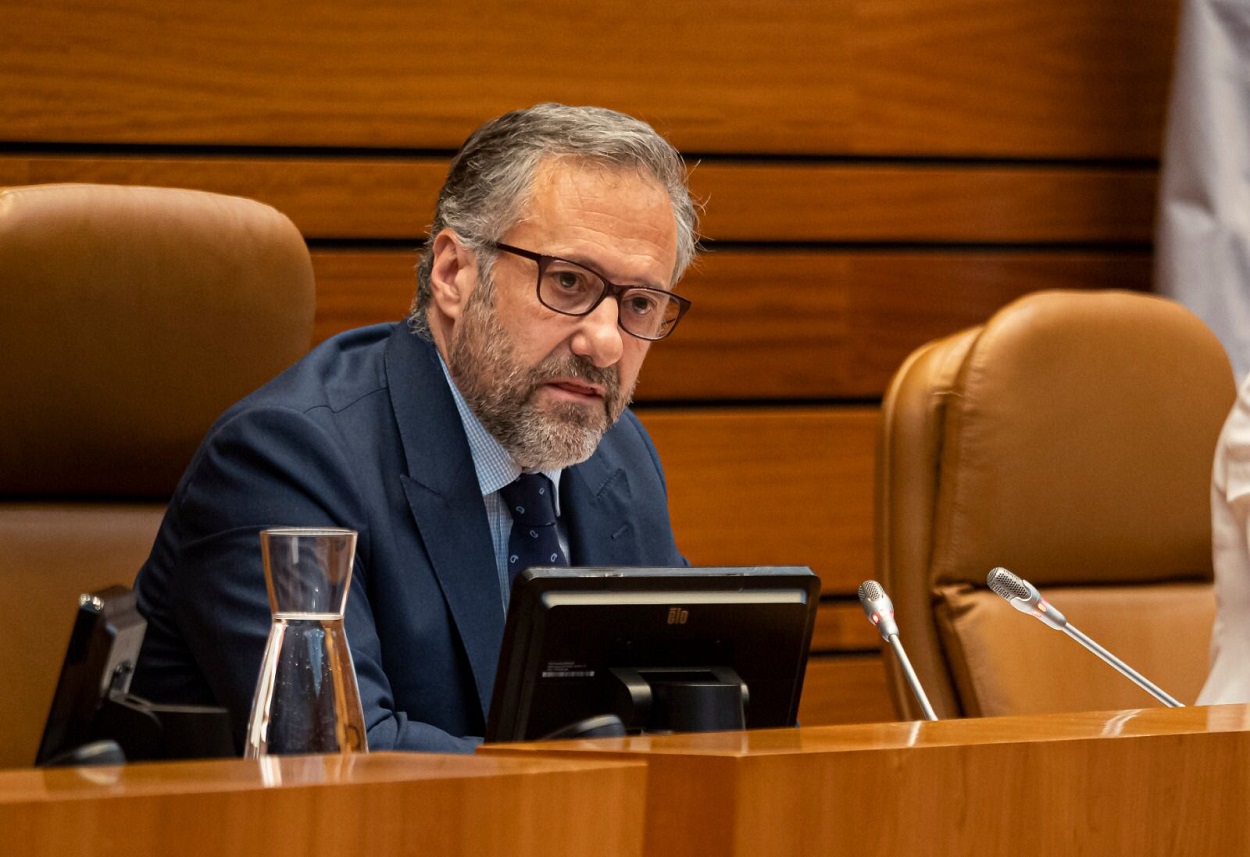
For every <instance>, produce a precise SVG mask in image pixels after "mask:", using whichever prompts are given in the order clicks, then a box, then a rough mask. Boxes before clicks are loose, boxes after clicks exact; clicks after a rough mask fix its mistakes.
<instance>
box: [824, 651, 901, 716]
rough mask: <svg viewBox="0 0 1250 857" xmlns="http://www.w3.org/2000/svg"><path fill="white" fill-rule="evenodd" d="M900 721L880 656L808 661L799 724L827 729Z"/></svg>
mask: <svg viewBox="0 0 1250 857" xmlns="http://www.w3.org/2000/svg"><path fill="white" fill-rule="evenodd" d="M898 719H899V718H898V716H897V715H896V714H895V712H894V704H893V702H891V700H890V692H889V686H888V685H887V684H886V677H885V665H884V664H883V663H882V660H881V656H880V655H839V656H819V655H816V656H813V657H811V658H809V659H808V661H807V674H806V676H805V677H804V679H803V696H802V697H801V699H800V700H799V723H801V724H802V725H804V726H827V725H832V724H836V723H890V722H894V721H896V720H898Z"/></svg>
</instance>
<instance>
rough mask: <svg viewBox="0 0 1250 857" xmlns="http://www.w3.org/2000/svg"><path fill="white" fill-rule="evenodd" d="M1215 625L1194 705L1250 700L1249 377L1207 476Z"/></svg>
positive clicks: (1223, 433)
mask: <svg viewBox="0 0 1250 857" xmlns="http://www.w3.org/2000/svg"><path fill="white" fill-rule="evenodd" d="M1211 536H1212V549H1213V558H1214V561H1215V600H1216V613H1215V628H1214V631H1213V634H1212V637H1211V673H1210V675H1209V676H1208V677H1207V683H1206V685H1205V686H1204V687H1203V688H1202V693H1200V694H1199V695H1198V704H1199V705H1212V704H1215V703H1222V702H1250V378H1247V379H1246V380H1245V382H1244V383H1243V384H1242V386H1241V390H1240V391H1239V393H1238V395H1237V403H1236V404H1235V405H1233V410H1232V412H1231V413H1230V414H1229V416H1228V420H1227V421H1226V422H1225V423H1224V429H1223V431H1222V432H1221V433H1220V441H1219V446H1218V447H1217V448H1216V451H1215V467H1214V469H1213V471H1212V478H1211Z"/></svg>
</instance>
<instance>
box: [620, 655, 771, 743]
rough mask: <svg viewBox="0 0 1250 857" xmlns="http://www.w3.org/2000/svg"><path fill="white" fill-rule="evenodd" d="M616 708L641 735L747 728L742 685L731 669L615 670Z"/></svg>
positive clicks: (745, 702)
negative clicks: (642, 733) (647, 733)
mask: <svg viewBox="0 0 1250 857" xmlns="http://www.w3.org/2000/svg"><path fill="white" fill-rule="evenodd" d="M611 672H612V675H613V676H614V677H615V678H616V680H617V682H618V684H617V685H616V695H617V699H616V700H614V701H615V702H616V704H615V705H614V708H615V710H616V711H618V712H621V719H622V720H623V721H624V722H625V724H626V725H627V726H631V727H635V728H639V729H641V731H643V732H651V733H656V732H721V731H734V730H740V729H745V728H746V706H747V703H748V701H749V697H748V692H747V686H746V683H745V682H743V681H742V679H741V678H739V677H738V674H737V673H736V672H734V671H733V670H732V669H730V668H729V667H707V668H687V667H664V668H656V669H646V668H637V669H634V668H620V667H614V668H613V669H612V670H611Z"/></svg>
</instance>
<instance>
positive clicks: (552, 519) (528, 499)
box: [499, 473, 569, 579]
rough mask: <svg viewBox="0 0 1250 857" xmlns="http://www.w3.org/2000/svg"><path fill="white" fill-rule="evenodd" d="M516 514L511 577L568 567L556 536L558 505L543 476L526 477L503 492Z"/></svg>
mask: <svg viewBox="0 0 1250 857" xmlns="http://www.w3.org/2000/svg"><path fill="white" fill-rule="evenodd" d="M499 493H500V494H501V495H502V496H503V500H504V502H505V503H507V504H508V511H509V512H511V513H512V534H511V535H510V536H508V574H509V576H510V577H511V578H513V579H515V578H516V576H517V575H518V574H520V573H521V569H524V568H529V567H530V566H535V565H568V564H569V561H568V560H567V559H565V558H564V551H562V550H560V539H559V537H558V536H557V535H556V502H555V497H554V496H553V494H554V492H553V491H552V486H551V480H550V479H548V478H547V477H546V476H544V475H542V474H541V473H522V474H521V475H520V476H519V477H517V480H516V481H515V482H512V483H510V484H508V485H505V486H504V487H502V488H500V489H499Z"/></svg>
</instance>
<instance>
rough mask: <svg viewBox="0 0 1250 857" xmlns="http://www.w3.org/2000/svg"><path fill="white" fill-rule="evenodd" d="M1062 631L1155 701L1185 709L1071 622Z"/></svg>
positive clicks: (1180, 703) (1170, 706)
mask: <svg viewBox="0 0 1250 857" xmlns="http://www.w3.org/2000/svg"><path fill="white" fill-rule="evenodd" d="M1060 630H1062V631H1063V632H1064V633H1065V634H1067V635H1068V636H1069V637H1071V638H1072V639H1074V640H1076V641H1077V642H1078V643H1080V644H1081V645H1082V646H1084V647H1085V648H1087V649H1089V650H1090V651H1091V652H1093V653H1094V654H1095V655H1097V656H1098V657H1099V658H1101V659H1102V660H1103V662H1104V663H1105V664H1107V666H1109V667H1112V668H1113V669H1115V670H1118V671H1119V672H1120V673H1121V674H1122V675H1123V676H1124V677H1125V678H1127V679H1128V680H1129V681H1131V682H1133V684H1135V685H1137V686H1138V687H1140V688H1141V689H1142V690H1144V691H1146V693H1148V694H1150V695H1151V696H1153V697H1154V698H1155V699H1157V700H1159V701H1160V702H1162V703H1163V704H1164V705H1166V706H1167V707H1168V708H1184V707H1185V705H1184V703H1182V702H1180V701H1178V700H1177V699H1175V698H1174V697H1172V696H1170V695H1169V694H1167V693H1166V692H1165V691H1164V690H1163V688H1161V687H1159V686H1158V685H1157V684H1155V683H1154V682H1152V681H1150V680H1149V679H1148V678H1146V677H1145V676H1144V675H1142V674H1141V673H1139V672H1138V671H1137V670H1135V669H1133V668H1132V667H1130V666H1129V665H1128V664H1126V663H1124V661H1122V660H1120V659H1119V658H1117V657H1116V656H1115V655H1113V654H1111V652H1109V651H1107V650H1106V649H1104V648H1103V647H1102V646H1100V645H1099V644H1098V643H1097V642H1095V641H1094V640H1093V639H1091V638H1090V637H1089V636H1087V635H1086V634H1085V633H1084V632H1083V631H1081V630H1080V629H1079V628H1077V627H1076V626H1075V625H1073V624H1072V623H1071V622H1066V623H1064V625H1063V627H1062V628H1061V629H1060Z"/></svg>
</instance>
